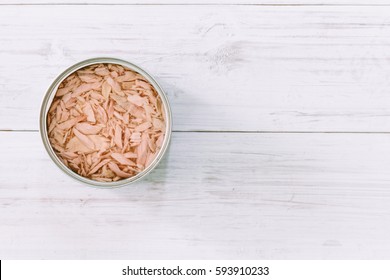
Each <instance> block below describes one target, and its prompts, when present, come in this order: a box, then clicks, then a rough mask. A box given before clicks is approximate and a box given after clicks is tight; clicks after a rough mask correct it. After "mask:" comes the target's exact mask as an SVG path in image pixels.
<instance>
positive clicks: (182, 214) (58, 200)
mask: <svg viewBox="0 0 390 280" xmlns="http://www.w3.org/2000/svg"><path fill="white" fill-rule="evenodd" d="M389 142H390V135H377V134H371V135H365V134H258V133H237V134H236V133H229V134H225V133H174V137H173V141H172V146H171V149H170V150H169V153H168V156H167V158H166V159H165V160H164V161H163V163H162V164H161V165H160V166H159V167H158V168H157V170H155V171H154V172H153V173H152V174H151V175H150V176H149V177H148V178H147V179H146V180H143V181H140V182H139V183H136V184H134V185H131V186H128V187H124V188H121V189H111V190H110V189H102V190H97V189H95V188H90V187H86V186H83V185H80V184H79V183H77V182H75V181H73V180H72V179H70V178H68V177H67V176H66V175H64V174H62V173H61V172H60V171H59V170H58V169H57V168H56V167H55V166H54V164H52V163H51V162H50V160H49V158H48V156H47V155H46V154H45V151H44V149H43V147H42V145H41V143H40V138H39V135H38V133H36V132H30V133H27V132H3V133H0V153H1V154H2V158H3V159H4V158H6V159H8V160H7V161H5V160H1V161H0V170H1V176H0V186H1V187H0V220H1V223H0V235H1V240H3V242H0V258H1V259H9V258H11V259H13V258H44V259H46V258H50V259H64V258H65V259H68V258H76V259H79V258H88V259H137V258H144V259H156V258H164V259H165V258H173V259H175V258H179V259H181V258H183V259H189V258H200V259H201V258H206V259H214V258H220V259H225V258H226V259H245V258H246V259H248V258H253V259H263V258H265V259H298V258H302V259H322V258H324V259H332V258H333V259H334V258H336V259H340V258H341V259H344V258H352V259H361V258H363V259H367V258H389V257H390V242H389V241H390V236H389V234H388V233H389V230H390V224H389V223H387V222H386V221H387V220H389V218H390V211H389V207H388V205H389V203H390V189H389V187H388V186H389V183H390V173H389V172H388V169H389V168H388V167H389V166H390V158H389V157H388V156H386V155H388V154H390V146H389V145H388V143H389ZM238 143H239V144H238Z"/></svg>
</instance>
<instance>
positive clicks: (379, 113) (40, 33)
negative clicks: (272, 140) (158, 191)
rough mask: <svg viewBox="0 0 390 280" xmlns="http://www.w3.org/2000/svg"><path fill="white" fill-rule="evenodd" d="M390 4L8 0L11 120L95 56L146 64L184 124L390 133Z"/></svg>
mask: <svg viewBox="0 0 390 280" xmlns="http://www.w3.org/2000/svg"><path fill="white" fill-rule="evenodd" d="M389 13H390V7H359V6H358V7H355V6H354V7H333V6H320V7H310V6H309V7H307V6H292V7H290V6H288V7H285V6H281V7H273V6H271V7H268V6H218V5H212V6H208V5H200V6H182V5H181V6H164V5H134V6H115V5H114V6H90V5H76V6H75V5H73V6H67V5H60V6H50V5H43V6H42V5H33V6H29V5H28V6H17V5H13V6H1V9H0V26H1V28H0V38H1V44H0V60H1V62H2V63H1V64H0V129H3V130H7V129H10V130H13V129H18V130H25V129H28V130H36V129H37V127H38V121H37V117H38V111H39V107H40V102H41V100H42V96H43V95H44V92H45V90H46V88H47V87H48V86H49V84H50V83H51V81H52V80H53V79H54V77H55V76H56V75H57V74H59V73H60V72H61V71H62V70H63V69H65V67H67V66H69V65H71V64H74V63H75V62H77V61H80V60H82V59H86V58H90V57H95V56H114V57H121V58H124V59H127V60H130V61H133V62H135V63H138V64H140V65H141V66H144V67H145V68H146V69H148V70H149V71H150V72H151V73H152V74H154V75H155V76H156V77H157V78H158V80H159V81H160V82H161V84H162V85H163V87H164V88H165V89H166V91H167V93H168V95H169V98H170V100H171V103H172V107H173V113H174V129H175V130H180V131H196V130H207V131H221V130H222V131H358V132H364V131H375V132H384V131H385V132H390V114H389V109H388V107H389V106H390V95H389V94H388V91H389V81H390V79H389V77H388V76H389V73H390V64H389V58H388V56H389V53H390V36H389V35H390V17H389V16H388V15H389Z"/></svg>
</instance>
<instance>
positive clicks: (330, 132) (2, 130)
mask: <svg viewBox="0 0 390 280" xmlns="http://www.w3.org/2000/svg"><path fill="white" fill-rule="evenodd" d="M0 132H32V133H36V132H39V130H36V129H24V130H23V129H16V130H11V129H0ZM172 133H227V134H228V133H232V134H233V133H236V134H237V133H242V134H390V131H267V130H173V131H172Z"/></svg>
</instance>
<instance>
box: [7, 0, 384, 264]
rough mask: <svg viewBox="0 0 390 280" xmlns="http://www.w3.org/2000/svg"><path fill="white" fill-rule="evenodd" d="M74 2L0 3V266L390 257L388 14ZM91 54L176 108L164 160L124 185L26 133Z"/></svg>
mask: <svg viewBox="0 0 390 280" xmlns="http://www.w3.org/2000/svg"><path fill="white" fill-rule="evenodd" d="M75 2H76V1H74V0H69V1H66V3H65V2H63V1H61V0H56V1H54V2H51V1H50V3H49V1H46V0H42V1H39V0H18V1H14V2H11V1H7V0H5V1H4V0H3V1H0V61H1V63H0V130H11V131H8V132H4V131H3V132H1V131H0V154H1V159H0V170H1V171H0V240H1V242H0V259H9V258H12V259H14V258H15V259H19V258H34V259H41V258H44V259H72V258H76V259H85V258H88V259H138V258H145V259H158V258H179V259H180V258H185V259H191V258H202V259H208V258H213V259H215V258H220V259H225V258H229V259H249V258H253V259H299V258H303V259H321V258H325V259H345V258H354V259H362V258H363V259H366V258H370V259H373V258H375V259H378V258H387V259H388V258H389V257H390V245H389V244H390V242H389V241H390V240H389V239H390V237H389V236H390V235H389V231H390V224H389V223H387V222H386V221H387V220H389V218H390V217H389V216H390V208H389V206H388V205H389V204H390V188H389V185H390V172H389V166H390V157H389V156H388V155H389V154H390V145H389V143H390V133H389V132H390V113H389V109H388V107H389V105H390V97H389V96H390V95H389V94H388V91H389V89H388V88H389V84H390V83H389V81H390V80H389V78H388V76H389V74H388V73H390V66H389V65H390V64H389V53H390V36H389V35H390V17H389V14H390V7H389V6H388V5H389V4H388V3H387V2H385V1H381V0H376V1H370V2H368V1H363V0H343V1H337V3H336V1H331V0H326V1H325V0H323V1H321V0H317V1H307V0H299V1H298V0H297V1H293V0H291V1H290V0H280V1H272V2H271V1H269V2H267V1H263V0H253V1H252V0H246V1H239V0H229V1H221V0H215V1H211V0H202V1H199V2H198V1H197V2H196V3H195V2H192V4H199V5H189V6H187V5H185V4H188V3H191V2H186V3H183V2H181V1H180V2H179V1H176V0H156V1H152V0H138V1H127V0H115V1H110V2H109V3H108V1H106V0H86V1H83V2H78V3H88V4H103V5H72V3H75ZM123 3H124V4H126V5H114V4H123ZM2 4H3V5H2ZM36 4H38V5H36ZM51 4H55V5H51ZM68 4H69V5H68ZM133 4H134V5H133ZM143 4H147V5H143ZM171 4H174V5H171ZM231 4H234V5H231ZM236 4H239V5H236ZM246 4H258V5H246ZM362 5H363V6H362ZM367 5H368V6H367ZM376 5H381V6H376ZM95 56H113V57H120V58H124V59H127V60H130V61H132V62H135V63H138V64H140V65H141V66H143V67H145V68H146V69H147V70H149V71H150V72H151V73H152V74H153V75H154V76H156V77H157V79H158V80H159V81H160V83H161V84H162V86H163V87H164V88H165V89H166V91H167V94H168V96H169V98H170V101H171V105H172V109H173V115H174V130H175V131H176V132H175V133H174V135H173V141H172V145H171V148H170V150H169V153H168V155H167V157H166V159H165V160H164V161H163V162H162V164H161V165H160V166H159V167H158V168H157V169H156V170H155V171H154V172H153V173H152V174H150V176H148V177H147V178H146V179H145V180H143V181H140V182H138V183H136V184H134V185H131V186H128V187H124V188H121V189H111V190H108V189H103V190H98V189H95V188H89V187H86V186H83V185H80V184H79V183H77V182H75V181H73V180H72V179H70V178H68V177H67V176H66V175H64V174H62V173H61V171H60V170H58V169H57V168H56V166H55V165H54V164H53V163H52V162H51V161H50V159H49V157H48V156H47V155H46V153H45V151H44V148H43V146H42V144H41V141H40V138H39V133H38V132H36V130H37V129H38V113H39V107H40V102H41V99H42V97H43V94H44V92H45V90H46V88H47V87H48V86H49V84H50V82H51V81H52V80H53V79H54V77H55V76H56V75H57V74H58V73H59V72H61V71H62V70H63V69H64V68H65V67H67V66H69V65H71V64H74V63H75V62H78V61H80V60H82V59H86V58H90V57H95ZM24 130H28V131H24ZM199 131H203V132H199ZM259 132H269V133H259ZM292 132H300V133H292ZM323 132H332V133H323ZM333 132H337V133H333ZM372 132H374V133H372Z"/></svg>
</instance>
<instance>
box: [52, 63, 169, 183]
mask: <svg viewBox="0 0 390 280" xmlns="http://www.w3.org/2000/svg"><path fill="white" fill-rule="evenodd" d="M47 128H48V134H49V140H50V143H51V146H52V147H53V149H54V151H55V152H56V154H57V156H58V157H59V159H60V160H61V161H62V162H63V163H64V164H65V165H66V166H68V167H69V168H70V169H72V170H73V171H74V172H76V173H78V174H79V175H81V176H84V177H87V178H89V179H92V180H96V181H101V182H112V181H117V180H121V179H125V178H129V177H132V176H135V175H136V174H138V173H139V172H141V171H143V170H144V169H145V168H146V167H147V166H148V165H150V164H151V162H152V161H153V159H154V158H155V156H156V154H157V153H158V151H159V149H160V148H161V145H162V142H163V139H164V136H165V134H164V133H165V120H164V112H163V105H162V102H161V98H160V97H159V95H158V94H157V92H156V90H155V89H154V87H153V86H152V85H151V84H150V83H149V82H148V81H147V80H146V79H145V78H144V77H143V76H142V75H140V74H138V73H136V72H134V71H131V70H129V69H127V68H124V67H123V66H120V65H115V64H95V65H91V66H88V67H85V68H83V69H80V70H78V71H76V72H75V73H73V74H71V75H69V76H68V77H67V78H66V79H65V80H64V81H63V82H62V83H61V84H60V86H59V87H58V90H57V92H56V95H55V98H54V100H53V102H52V104H51V107H50V109H49V111H48V115H47Z"/></svg>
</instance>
